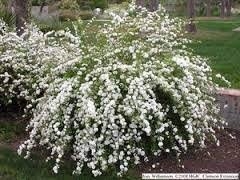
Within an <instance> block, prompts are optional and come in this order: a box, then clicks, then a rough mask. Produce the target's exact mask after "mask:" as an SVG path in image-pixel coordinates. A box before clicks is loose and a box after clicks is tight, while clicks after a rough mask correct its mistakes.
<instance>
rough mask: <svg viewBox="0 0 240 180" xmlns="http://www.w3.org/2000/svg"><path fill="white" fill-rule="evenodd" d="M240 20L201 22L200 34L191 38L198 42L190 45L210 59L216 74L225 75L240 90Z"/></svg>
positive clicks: (199, 25) (199, 24)
mask: <svg viewBox="0 0 240 180" xmlns="http://www.w3.org/2000/svg"><path fill="white" fill-rule="evenodd" d="M237 27H240V18H234V19H229V20H220V19H217V20H199V21H198V23H197V28H198V32H197V34H195V35H191V36H190V37H191V38H192V39H194V40H200V41H201V43H197V42H196V41H195V42H194V43H192V44H190V47H191V48H193V50H194V51H195V52H196V53H197V54H199V55H201V56H204V57H207V58H209V64H210V65H211V67H212V68H213V71H214V72H215V73H220V74H222V75H224V76H225V77H226V78H227V79H228V80H229V81H230V82H231V84H232V88H240V32H233V31H232V30H233V29H234V28H237Z"/></svg>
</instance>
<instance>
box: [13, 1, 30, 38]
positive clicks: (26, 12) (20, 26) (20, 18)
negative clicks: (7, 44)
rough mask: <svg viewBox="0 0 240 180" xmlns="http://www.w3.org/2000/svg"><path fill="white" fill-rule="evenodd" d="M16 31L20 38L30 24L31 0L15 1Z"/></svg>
mask: <svg viewBox="0 0 240 180" xmlns="http://www.w3.org/2000/svg"><path fill="white" fill-rule="evenodd" d="M15 14H16V30H17V34H18V35H19V36H20V35H22V34H23V32H24V29H25V28H26V24H27V23H29V22H30V17H31V0H15Z"/></svg>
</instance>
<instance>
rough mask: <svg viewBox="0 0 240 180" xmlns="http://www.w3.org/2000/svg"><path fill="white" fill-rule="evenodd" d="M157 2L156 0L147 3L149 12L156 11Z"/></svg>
mask: <svg viewBox="0 0 240 180" xmlns="http://www.w3.org/2000/svg"><path fill="white" fill-rule="evenodd" d="M158 6H159V1H158V0H150V1H149V11H151V12H153V11H156V10H158Z"/></svg>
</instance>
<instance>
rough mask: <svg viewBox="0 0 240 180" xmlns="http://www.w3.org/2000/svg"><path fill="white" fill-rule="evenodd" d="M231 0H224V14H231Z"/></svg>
mask: <svg viewBox="0 0 240 180" xmlns="http://www.w3.org/2000/svg"><path fill="white" fill-rule="evenodd" d="M231 10H232V0H226V16H228V17H229V16H231Z"/></svg>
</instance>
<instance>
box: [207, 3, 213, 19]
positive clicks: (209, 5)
mask: <svg viewBox="0 0 240 180" xmlns="http://www.w3.org/2000/svg"><path fill="white" fill-rule="evenodd" d="M211 3H212V1H211V0H207V16H208V17H209V16H211Z"/></svg>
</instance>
